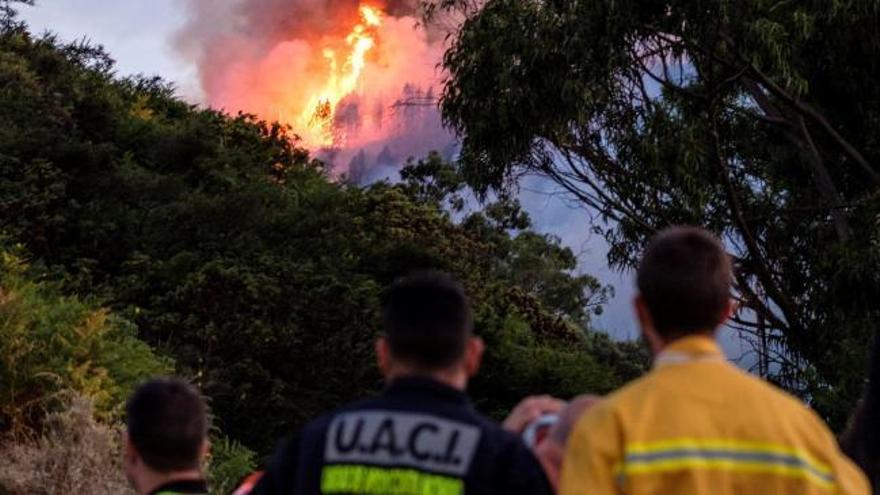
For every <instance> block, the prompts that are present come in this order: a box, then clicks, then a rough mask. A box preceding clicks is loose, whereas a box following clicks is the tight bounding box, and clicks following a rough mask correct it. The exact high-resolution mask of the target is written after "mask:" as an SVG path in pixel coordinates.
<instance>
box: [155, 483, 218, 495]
mask: <svg viewBox="0 0 880 495" xmlns="http://www.w3.org/2000/svg"><path fill="white" fill-rule="evenodd" d="M150 493H151V494H152V495H162V494H186V493H208V484H207V483H205V481H204V480H184V481H172V482H170V483H166V484H164V485H162V486H160V487H159V488H156V489H155V490H153V491H152V492H150Z"/></svg>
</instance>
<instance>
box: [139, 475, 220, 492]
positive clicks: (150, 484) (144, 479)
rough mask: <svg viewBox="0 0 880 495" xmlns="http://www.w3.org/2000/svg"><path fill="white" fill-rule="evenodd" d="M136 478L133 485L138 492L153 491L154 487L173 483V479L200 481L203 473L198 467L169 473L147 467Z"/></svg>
mask: <svg viewBox="0 0 880 495" xmlns="http://www.w3.org/2000/svg"><path fill="white" fill-rule="evenodd" d="M138 478H139V479H137V480H136V482H135V486H136V487H137V489H138V492H139V493H142V494H147V493H153V492H154V491H156V489H158V488H160V487H162V486H164V485H167V484H168V483H174V482H175V481H200V480H203V479H204V475H202V472H201V471H200V470H198V469H193V470H190V471H172V472H170V473H160V472H157V471H153V470H152V469H147V470H145V471H144V472H142V473H141V475H140V476H139V477H138Z"/></svg>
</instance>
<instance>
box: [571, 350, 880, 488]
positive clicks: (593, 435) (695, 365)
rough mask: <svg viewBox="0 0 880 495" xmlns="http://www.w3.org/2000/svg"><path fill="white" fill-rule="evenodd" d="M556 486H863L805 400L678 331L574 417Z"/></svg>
mask: <svg viewBox="0 0 880 495" xmlns="http://www.w3.org/2000/svg"><path fill="white" fill-rule="evenodd" d="M559 493H560V494H561V495H606V494H607V495H611V494H632V495H639V494H664V495H665V494H675V495H682V494H719V495H726V494H730V495H733V494H743V495H752V494H765V493H767V494H771V493H772V494H799V495H812V494H826V493H840V494H844V493H845V494H855V495H862V494H870V493H871V492H870V488H869V487H868V482H867V480H866V479H865V477H864V475H863V474H862V473H861V471H859V469H858V468H857V467H856V466H855V465H854V464H853V463H851V462H850V461H849V459H847V458H846V457H844V455H843V454H842V453H841V452H840V449H839V448H838V446H837V441H836V439H835V438H834V435H832V434H831V432H830V431H829V430H828V428H827V427H826V426H825V423H824V422H823V421H822V420H821V419H820V418H819V417H818V416H817V415H816V414H815V413H814V412H813V411H812V410H810V409H809V408H808V407H806V406H805V405H804V404H803V403H801V402H800V401H799V400H797V399H795V398H793V397H791V396H789V395H788V394H786V393H784V392H782V391H780V390H778V389H776V388H774V387H773V386H771V385H769V384H767V383H765V382H763V381H762V380H760V379H758V378H755V377H752V376H750V375H749V374H747V373H745V372H743V371H741V370H739V369H738V368H736V367H735V366H733V365H732V364H730V363H728V362H727V361H726V360H725V359H724V357H723V354H722V353H721V350H720V349H719V347H718V345H717V344H716V343H715V341H714V340H712V339H709V338H707V337H686V338H683V339H680V340H677V341H675V342H673V343H672V344H670V345H669V346H668V347H667V349H666V350H664V352H663V353H661V354H660V356H658V358H657V361H656V362H655V365H654V370H652V371H651V372H650V373H648V374H647V375H645V376H644V377H642V378H640V379H638V380H636V381H634V382H632V383H631V384H629V385H627V386H625V387H624V388H622V389H621V390H619V391H617V392H615V393H614V394H612V395H610V396H609V397H608V399H607V400H605V401H604V402H602V403H600V404H598V405H596V406H595V407H594V408H593V409H591V410H590V411H589V412H588V413H587V414H586V415H585V416H584V417H583V418H582V419H581V420H580V421H579V422H578V424H577V426H576V427H575V430H574V432H573V433H572V436H571V438H570V439H569V442H568V448H567V451H566V455H565V461H564V463H563V468H562V477H561V479H560V489H559Z"/></svg>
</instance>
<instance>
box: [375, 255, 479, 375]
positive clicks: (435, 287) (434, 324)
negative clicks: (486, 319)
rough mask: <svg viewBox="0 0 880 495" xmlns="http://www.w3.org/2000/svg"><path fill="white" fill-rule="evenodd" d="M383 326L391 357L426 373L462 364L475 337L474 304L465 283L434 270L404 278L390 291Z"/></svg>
mask: <svg viewBox="0 0 880 495" xmlns="http://www.w3.org/2000/svg"><path fill="white" fill-rule="evenodd" d="M382 322H383V326H384V330H385V336H386V338H387V339H388V344H389V347H390V348H391V354H392V355H393V356H394V357H395V358H396V359H399V360H401V361H403V362H405V363H407V364H408V365H411V366H415V367H417V368H421V369H425V370H439V369H444V368H447V367H449V366H452V365H453V364H455V363H456V362H458V361H459V360H461V358H462V357H463V356H464V352H465V346H466V344H467V340H468V339H469V338H470V337H471V335H472V334H473V315H472V312H471V305H470V301H469V300H468V298H467V296H466V295H465V292H464V289H463V288H462V287H461V284H459V283H458V282H457V281H456V280H455V279H454V278H452V277H451V276H449V275H447V274H445V273H441V272H435V271H429V272H418V273H415V274H412V275H410V276H407V277H404V278H401V279H399V280H397V281H396V282H395V283H394V284H392V285H391V286H390V287H389V288H388V289H386V291H385V293H384V295H383V297H382Z"/></svg>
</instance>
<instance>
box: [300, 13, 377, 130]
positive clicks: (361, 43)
mask: <svg viewBox="0 0 880 495" xmlns="http://www.w3.org/2000/svg"><path fill="white" fill-rule="evenodd" d="M358 11H359V14H360V22H359V23H358V24H356V25H355V26H354V28H352V30H351V32H350V33H349V34H348V36H347V37H346V38H345V43H346V45H347V47H348V54H347V56H346V58H345V61H344V62H343V63H342V65H341V67H340V64H339V55H338V54H337V52H336V50H334V49H332V48H329V47H328V48H324V49H323V50H322V54H323V56H324V59H326V62H327V70H328V73H329V76H328V78H327V81H326V82H325V83H324V85H323V88H321V90H320V91H319V92H318V93H317V94H315V95H314V96H312V97H311V98H310V99H309V101H308V102H307V103H306V105H305V110H304V111H303V113H302V114H301V115H300V116H299V118H298V121H297V124H298V126H297V127H298V129H297V130H298V131H299V132H300V134H301V135H302V138H303V140H304V141H305V143H306V145H309V146H313V147H330V146H338V145H340V144H342V143H339V142H338V141H339V139H340V137H339V136H334V133H333V120H334V117H335V116H336V108H337V106H338V105H339V102H340V101H342V100H343V99H344V98H345V97H347V96H349V95H351V94H352V93H354V92H355V91H356V90H357V89H358V85H359V83H360V80H361V75H362V74H363V72H364V68H365V67H366V65H367V54H368V53H369V52H370V51H371V50H372V49H373V48H374V47H375V46H376V37H377V32H378V28H380V27H381V26H382V16H383V13H382V11H381V10H379V9H378V8H376V7H371V6H369V5H361V6H360V8H359V9H358Z"/></svg>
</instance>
